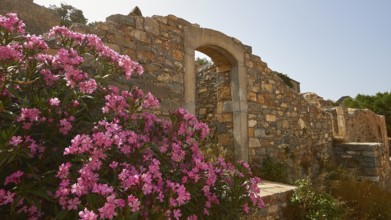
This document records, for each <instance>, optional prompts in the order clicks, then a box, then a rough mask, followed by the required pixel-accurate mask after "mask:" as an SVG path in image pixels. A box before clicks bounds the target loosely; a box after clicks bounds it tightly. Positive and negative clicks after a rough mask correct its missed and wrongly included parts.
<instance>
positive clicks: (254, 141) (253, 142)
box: [249, 138, 261, 148]
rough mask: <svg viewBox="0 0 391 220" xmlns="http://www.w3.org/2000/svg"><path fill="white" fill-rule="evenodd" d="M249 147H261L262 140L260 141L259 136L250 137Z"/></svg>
mask: <svg viewBox="0 0 391 220" xmlns="http://www.w3.org/2000/svg"><path fill="white" fill-rule="evenodd" d="M249 140H250V141H249V142H250V143H249V147H250V148H256V147H261V142H259V139H258V138H250V139H249Z"/></svg>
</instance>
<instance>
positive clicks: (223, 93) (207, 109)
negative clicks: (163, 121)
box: [196, 66, 234, 152]
mask: <svg viewBox="0 0 391 220" xmlns="http://www.w3.org/2000/svg"><path fill="white" fill-rule="evenodd" d="M230 82H231V77H230V74H229V72H227V71H225V72H218V71H217V68H216V67H215V66H211V67H207V68H206V69H201V70H200V71H198V72H197V74H196V116H197V118H198V119H199V120H201V121H203V122H206V123H207V124H208V125H209V127H210V128H211V129H210V130H211V135H212V136H213V137H214V138H215V141H216V143H218V144H219V145H221V146H223V147H225V148H226V149H228V150H230V151H231V152H234V149H233V146H234V145H233V115H232V107H231V106H230V105H229V104H227V103H231V102H232V98H231V89H230Z"/></svg>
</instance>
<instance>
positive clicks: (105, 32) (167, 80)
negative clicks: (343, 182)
mask: <svg viewBox="0 0 391 220" xmlns="http://www.w3.org/2000/svg"><path fill="white" fill-rule="evenodd" d="M74 29H75V30H78V31H82V32H88V33H95V34H97V35H98V36H100V37H101V38H102V39H103V40H104V41H105V42H106V43H107V44H108V45H109V46H110V47H112V48H113V49H115V50H117V51H119V52H121V53H123V54H128V55H129V56H130V57H131V58H132V59H134V60H137V61H138V62H140V63H141V64H142V65H143V67H144V68H145V73H144V75H143V76H141V78H140V79H135V80H133V81H132V82H130V83H127V84H125V82H123V81H121V80H118V82H119V83H120V84H118V85H122V86H123V87H127V86H139V87H141V88H142V89H144V90H146V91H151V92H152V93H153V94H155V95H156V96H157V97H158V98H159V99H160V101H161V103H162V107H161V114H162V115H166V114H167V113H168V112H169V111H170V110H173V109H175V108H177V107H180V106H185V107H189V106H190V109H191V106H192V105H193V107H194V113H197V114H198V116H200V118H201V120H207V117H208V114H210V116H209V118H210V119H211V118H213V119H214V122H215V125H216V124H217V126H215V129H216V130H217V135H218V138H217V140H218V142H219V143H220V144H222V145H225V146H227V147H228V148H230V149H233V150H234V151H235V154H236V155H239V156H237V159H245V160H248V161H250V162H251V163H252V165H254V167H255V168H257V167H259V166H260V165H261V163H262V160H263V158H265V157H266V156H270V157H273V158H275V159H276V160H279V161H282V162H284V163H286V164H287V166H288V168H289V173H290V174H291V177H296V178H297V177H302V176H304V175H308V174H316V173H317V172H318V170H319V168H320V167H322V165H323V164H324V163H327V161H328V160H329V159H330V155H331V146H332V135H333V133H332V122H331V116H330V114H329V113H327V112H325V111H323V110H322V109H321V108H319V107H318V106H316V105H313V104H310V103H308V101H307V100H306V99H305V98H304V97H303V96H301V95H300V94H298V93H296V92H295V91H294V90H292V89H290V88H288V86H286V85H285V83H284V82H283V81H282V79H281V78H280V77H279V76H277V75H275V74H272V71H271V70H270V69H269V68H268V67H267V64H266V63H264V62H263V61H262V60H261V59H260V58H259V57H257V56H255V55H252V54H251V48H250V47H248V46H246V45H243V44H241V42H240V41H238V40H236V39H233V38H229V37H228V36H226V35H224V34H222V33H219V32H216V31H212V30H208V29H203V28H200V27H199V26H198V25H195V24H191V23H189V22H187V21H185V20H183V19H180V18H177V17H175V16H172V15H169V16H165V17H162V16H153V17H141V16H126V15H112V16H110V17H108V18H107V21H106V22H100V23H97V25H96V27H94V28H92V27H87V26H83V25H77V26H75V27H74ZM189 29H191V30H192V31H195V32H196V34H191V37H194V38H195V36H196V35H197V34H203V33H207V34H208V35H207V36H206V37H205V36H204V37H203V38H206V39H208V38H214V37H215V35H216V36H217V37H216V38H218V40H216V42H217V43H218V42H221V41H224V40H225V41H227V42H229V43H230V45H227V46H226V47H225V48H222V47H223V46H224V45H223V46H220V45H219V46H210V45H209V44H207V45H206V46H201V47H196V49H197V50H199V51H201V52H203V53H206V54H208V55H209V56H210V57H211V58H212V60H213V62H214V63H215V65H216V72H217V73H214V74H215V76H210V75H209V76H208V77H209V78H205V77H206V76H205V75H204V76H203V81H202V80H201V81H200V79H201V78H199V77H201V76H200V75H199V76H197V75H196V74H195V73H194V71H193V75H190V79H191V80H190V81H193V82H194V91H193V92H194V96H195V97H196V98H194V104H192V102H190V103H189V102H187V101H186V98H188V97H186V96H188V94H189V93H188V92H186V89H189V86H191V84H189V79H187V78H186V77H189V75H187V76H186V67H185V66H186V60H185V59H187V57H188V54H189V52H188V48H189V45H188V44H189V43H188V42H187V41H186V34H188V33H186V31H187V30H189ZM187 37H188V36H187ZM197 40H200V39H194V41H197ZM211 41H213V39H210V40H209V41H207V42H211ZM217 43H216V44H217ZM230 47H233V49H230ZM229 51H239V52H229ZM193 53H194V51H193ZM232 53H242V55H240V54H239V55H237V54H232ZM191 55H192V56H193V58H192V61H193V62H194V54H191ZM235 56H237V57H238V58H235ZM190 57H191V56H190ZM238 59H243V60H238ZM193 65H194V64H193ZM188 69H192V70H194V69H195V68H194V66H190V67H188ZM184 72H185V73H184ZM210 74H213V73H210ZM240 74H242V75H243V74H244V75H243V76H239V75H240ZM197 77H198V78H197ZM243 77H244V78H243ZM213 80H216V82H215V84H213V83H212V82H211V81H213ZM243 82H245V84H244V83H243ZM186 83H187V84H186ZM203 83H207V84H209V85H210V86H209V87H208V86H202V84H203ZM211 83H212V84H211ZM207 88H210V89H209V90H207ZM187 91H189V90H187ZM196 91H198V92H196ZM214 91H216V94H212V93H214ZM203 92H204V94H201V93H203ZM206 97H209V98H210V99H209V100H205V98H206ZM213 100H215V102H216V103H215V104H213ZM189 104H190V105H189ZM207 105H208V106H209V108H208V107H205V106H207ZM212 106H213V107H214V106H217V108H216V109H215V110H213V109H212V108H213V107H212ZM190 111H191V110H190ZM213 111H214V112H213ZM204 113H205V114H204ZM235 123H236V124H235ZM211 125H213V123H212V124H211ZM238 126H242V127H240V128H238ZM235 129H236V130H235ZM238 136H239V137H238ZM243 145H247V146H243ZM238 152H239V153H238ZM240 155H241V156H240ZM243 155H244V156H243Z"/></svg>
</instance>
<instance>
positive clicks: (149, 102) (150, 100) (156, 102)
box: [142, 92, 159, 108]
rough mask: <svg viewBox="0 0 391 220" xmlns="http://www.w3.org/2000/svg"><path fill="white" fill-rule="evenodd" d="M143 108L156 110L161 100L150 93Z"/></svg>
mask: <svg viewBox="0 0 391 220" xmlns="http://www.w3.org/2000/svg"><path fill="white" fill-rule="evenodd" d="M142 106H143V108H149V107H152V108H156V107H158V106H159V100H157V98H155V97H154V96H153V95H152V94H151V93H150V92H148V94H147V97H146V98H145V99H144V102H143V104H142Z"/></svg>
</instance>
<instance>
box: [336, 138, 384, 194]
mask: <svg viewBox="0 0 391 220" xmlns="http://www.w3.org/2000/svg"><path fill="white" fill-rule="evenodd" d="M385 149H387V151H385ZM334 155H335V159H336V161H337V162H338V163H339V164H341V165H342V166H344V167H345V168H348V169H352V170H353V172H355V173H357V175H358V176H360V177H361V178H363V179H366V180H369V181H372V182H375V183H378V184H379V185H380V186H382V187H388V186H389V184H390V166H389V154H388V148H385V147H384V145H383V144H382V143H353V142H351V143H344V144H336V145H335V147H334Z"/></svg>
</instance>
